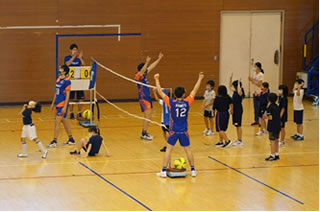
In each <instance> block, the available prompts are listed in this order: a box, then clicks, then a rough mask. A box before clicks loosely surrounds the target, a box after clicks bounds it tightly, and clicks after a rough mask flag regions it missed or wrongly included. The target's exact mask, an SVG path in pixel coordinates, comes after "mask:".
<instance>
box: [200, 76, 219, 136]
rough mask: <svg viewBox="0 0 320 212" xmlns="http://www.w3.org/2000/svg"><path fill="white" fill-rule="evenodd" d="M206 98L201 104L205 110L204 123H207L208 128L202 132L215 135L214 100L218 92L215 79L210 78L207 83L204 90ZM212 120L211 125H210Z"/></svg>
mask: <svg viewBox="0 0 320 212" xmlns="http://www.w3.org/2000/svg"><path fill="white" fill-rule="evenodd" d="M203 97H204V100H203V103H202V106H201V109H202V110H203V111H204V114H203V116H204V124H205V125H206V129H205V130H204V131H203V132H202V133H203V134H205V135H206V136H211V135H213V117H214V112H213V108H212V105H213V102H214V99H215V98H216V92H215V91H214V81H213V80H209V81H208V82H207V84H206V91H205V92H204V95H203ZM209 122H210V127H209Z"/></svg>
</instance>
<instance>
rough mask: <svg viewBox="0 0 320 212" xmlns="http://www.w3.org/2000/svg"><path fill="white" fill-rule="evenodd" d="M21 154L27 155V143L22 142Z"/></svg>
mask: <svg viewBox="0 0 320 212" xmlns="http://www.w3.org/2000/svg"><path fill="white" fill-rule="evenodd" d="M21 144H22V153H23V154H27V142H25V141H24V142H22V143H21Z"/></svg>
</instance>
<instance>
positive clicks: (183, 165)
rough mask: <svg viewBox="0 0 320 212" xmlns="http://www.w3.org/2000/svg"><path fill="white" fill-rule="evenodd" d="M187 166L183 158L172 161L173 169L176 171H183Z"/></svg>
mask: <svg viewBox="0 0 320 212" xmlns="http://www.w3.org/2000/svg"><path fill="white" fill-rule="evenodd" d="M186 166H187V162H186V160H185V159H184V158H177V159H176V160H175V161H174V167H175V168H176V169H185V168H186Z"/></svg>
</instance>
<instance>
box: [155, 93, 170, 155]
mask: <svg viewBox="0 0 320 212" xmlns="http://www.w3.org/2000/svg"><path fill="white" fill-rule="evenodd" d="M163 93H165V94H166V95H167V96H169V93H168V91H167V90H166V89H163ZM153 94H154V98H155V99H156V101H157V102H158V103H159V104H160V105H161V106H162V115H161V123H162V124H163V125H164V126H162V132H163V137H164V139H165V141H167V139H168V137H169V128H170V126H169V125H170V109H169V107H168V105H166V104H165V103H164V101H163V100H162V99H159V97H158V94H157V89H156V88H155V89H153ZM166 143H167V142H166ZM166 149H167V147H166V146H164V147H162V149H160V152H165V151H166Z"/></svg>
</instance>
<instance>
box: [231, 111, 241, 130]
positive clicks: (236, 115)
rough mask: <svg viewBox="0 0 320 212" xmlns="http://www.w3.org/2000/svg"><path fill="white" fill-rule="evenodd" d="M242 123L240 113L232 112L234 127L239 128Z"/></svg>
mask: <svg viewBox="0 0 320 212" xmlns="http://www.w3.org/2000/svg"><path fill="white" fill-rule="evenodd" d="M241 123H242V112H238V111H234V112H233V114H232V124H233V125H234V126H235V127H241Z"/></svg>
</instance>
